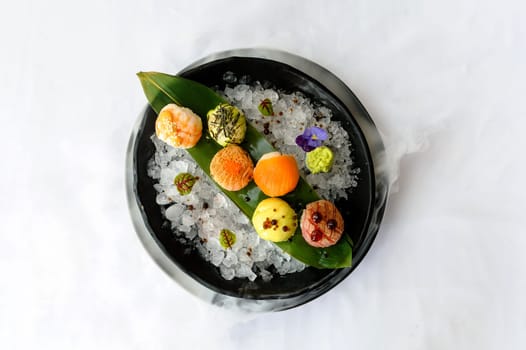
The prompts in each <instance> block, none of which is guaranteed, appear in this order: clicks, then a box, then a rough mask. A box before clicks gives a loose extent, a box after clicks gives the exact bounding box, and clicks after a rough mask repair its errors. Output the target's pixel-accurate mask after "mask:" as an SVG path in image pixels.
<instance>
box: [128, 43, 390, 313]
mask: <svg viewBox="0 0 526 350" xmlns="http://www.w3.org/2000/svg"><path fill="white" fill-rule="evenodd" d="M280 54H284V53H280ZM225 56H226V57H223V58H218V59H213V58H212V59H210V60H209V62H206V63H197V64H195V65H193V66H192V67H190V68H188V69H185V70H184V71H182V72H180V73H179V75H181V76H183V77H185V78H188V79H192V80H195V81H198V82H200V83H202V84H204V85H207V86H209V87H213V88H219V89H224V87H225V84H226V82H225V81H224V80H223V76H224V73H225V72H227V71H230V72H233V73H234V74H235V76H236V77H239V78H241V77H243V79H244V80H245V81H246V80H247V79H249V80H250V81H252V82H254V81H259V82H261V83H262V84H264V85H265V86H269V87H271V88H274V89H279V90H282V91H284V92H287V93H291V92H295V91H299V92H301V93H303V94H304V95H306V96H307V97H309V98H310V99H311V101H313V102H314V103H317V104H321V105H324V106H326V107H328V108H330V109H331V110H332V112H333V119H335V120H339V121H341V123H342V125H343V127H344V128H345V129H346V130H347V132H348V133H349V137H350V140H351V142H352V160H353V162H354V167H358V168H360V173H359V180H358V186H357V187H356V188H354V189H352V191H349V192H348V199H347V200H341V201H339V202H337V203H336V205H337V207H338V208H340V210H341V212H342V215H343V216H344V220H345V226H346V234H348V235H349V236H350V237H351V238H352V241H353V242H354V248H353V266H352V267H351V268H345V269H335V270H330V269H325V270H321V269H316V268H311V267H308V268H306V269H305V270H304V271H302V272H298V273H293V274H289V275H285V276H277V275H276V276H275V277H274V278H272V279H271V280H270V281H263V280H262V279H261V278H258V279H256V280H255V281H254V282H251V281H249V280H247V279H238V278H234V279H233V280H231V281H227V280H225V279H223V278H222V277H221V275H220V273H219V270H218V269H217V268H216V267H215V266H213V265H212V264H210V263H209V262H207V261H205V260H204V259H203V258H202V257H201V256H200V255H199V253H198V252H197V250H195V249H193V247H192V246H190V245H185V244H181V243H180V242H179V241H178V240H177V239H176V238H175V235H174V234H173V232H171V229H170V227H169V225H166V224H165V222H166V219H165V218H164V217H163V215H162V214H161V210H160V207H159V205H158V204H157V203H156V202H155V197H156V194H157V193H156V191H155V189H154V187H153V185H154V182H153V180H152V179H151V178H150V177H148V175H147V171H146V169H147V163H148V160H149V159H150V158H151V157H152V156H153V154H154V152H155V148H154V145H153V143H152V142H151V139H150V137H151V136H152V134H153V133H154V124H155V118H156V115H155V113H154V112H153V110H152V109H151V108H149V107H148V108H146V110H145V112H144V114H143V115H141V116H140V123H139V124H138V127H137V128H136V130H135V131H134V134H133V135H132V140H131V142H130V152H129V158H131V164H129V166H130V165H131V167H132V169H131V170H132V173H133V174H132V177H133V178H132V179H130V184H131V187H132V188H129V190H131V192H130V191H128V193H129V197H131V198H129V200H130V201H131V202H132V203H131V204H130V205H132V204H137V207H138V209H139V212H140V218H137V217H136V216H137V215H136V214H137V213H133V212H132V217H133V216H135V217H136V218H135V219H134V221H135V224H136V225H135V226H136V228H137V226H138V225H141V226H142V227H141V228H140V229H138V231H140V230H142V231H144V228H146V230H147V233H145V232H143V233H142V234H141V233H139V235H140V236H144V235H145V234H146V235H150V237H141V238H142V240H143V242H144V241H145V239H148V240H150V242H149V243H145V245H146V247H147V248H149V247H151V246H154V245H157V246H158V248H160V251H159V249H155V252H152V250H151V249H148V250H149V251H150V253H151V254H152V256H153V257H154V258H156V260H157V261H158V262H159V264H160V265H161V266H162V267H163V268H164V269H165V270H167V272H169V273H170V274H171V275H172V276H174V278H175V279H176V280H178V281H179V282H180V283H181V284H182V285H183V286H185V287H187V289H190V290H191V291H192V292H193V293H194V294H198V295H201V296H202V297H204V298H205V299H209V300H210V301H212V302H214V303H216V304H222V305H236V306H238V307H242V308H246V309H261V310H281V309H285V308H290V307H294V306H297V305H299V304H302V303H304V302H306V301H308V300H311V299H313V298H315V297H317V296H319V295H321V294H323V293H324V292H326V291H327V290H329V289H330V288H332V287H334V286H335V285H336V284H337V283H339V282H340V281H341V280H343V279H344V278H345V277H346V276H347V275H348V274H349V273H350V272H351V271H352V270H353V269H354V268H355V267H356V266H357V265H358V264H359V263H360V261H361V260H362V259H363V257H364V255H365V254H366V252H367V250H368V249H369V247H370V246H371V244H372V241H373V239H374V237H375V235H376V232H377V230H378V224H379V222H380V219H381V216H382V213H383V208H384V205H385V199H386V196H387V187H386V186H385V193H384V194H383V195H382V201H383V202H382V203H381V206H378V203H377V199H378V198H377V193H376V192H377V178H376V176H375V167H374V163H373V157H372V154H371V150H370V147H369V144H368V140H367V139H366V137H365V135H364V133H363V132H362V129H361V127H360V125H359V122H358V121H357V119H356V116H355V115H354V114H353V113H352V112H351V111H350V108H349V106H348V105H346V104H345V103H344V102H342V100H341V99H340V98H339V97H338V96H336V94H335V92H334V91H331V90H329V88H327V87H326V86H325V85H323V84H322V83H320V82H319V81H318V80H317V79H315V78H313V77H311V76H309V75H307V74H306V73H305V72H303V71H300V70H299V69H296V68H294V67H293V66H292V65H290V64H286V63H283V61H277V60H274V59H268V58H262V57H251V55H225ZM252 56H256V55H252ZM291 57H296V56H291ZM307 62H308V61H307ZM318 67H319V66H318ZM325 72H326V71H325ZM326 74H330V73H329V72H326ZM331 76H332V75H331ZM347 92H348V93H350V91H347ZM351 95H352V93H351ZM352 97H353V98H355V97H354V95H352ZM356 101H357V100H356ZM358 105H359V106H360V107H361V104H359V102H358ZM361 108H362V109H363V107H361ZM361 112H362V113H361V117H362V118H363V116H365V117H366V118H367V119H368V120H369V121H370V118H369V117H368V115H367V113H366V112H365V110H364V109H363V111H361ZM373 126H374V125H373ZM137 221H139V223H138V222H137ZM140 221H142V222H140ZM372 223H373V226H374V229H373V230H371V228H372V227H371V226H372V225H371V224H372ZM159 254H164V255H165V257H164V258H163V259H162V260H163V261H160V259H159ZM166 258H167V259H166ZM167 264H168V265H172V266H169V267H167V266H166V265H167ZM174 269H176V270H177V273H174V272H173V271H170V270H174ZM181 272H182V273H181ZM185 274H186V275H187V276H190V277H191V278H192V279H193V280H195V281H197V282H198V285H195V284H193V283H192V284H193V287H189V286H188V285H187V284H188V283H187V282H188V281H187V280H186V278H185V280H186V282H185V281H181V276H183V275H185ZM199 284H200V285H202V286H204V287H205V289H208V291H209V292H207V291H206V290H200V287H199ZM196 288H197V290H196ZM207 294H210V295H207Z"/></svg>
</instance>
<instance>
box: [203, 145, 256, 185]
mask: <svg viewBox="0 0 526 350" xmlns="http://www.w3.org/2000/svg"><path fill="white" fill-rule="evenodd" d="M253 172H254V163H252V159H250V156H249V155H248V153H247V152H246V151H245V150H244V149H243V148H241V147H239V146H237V145H229V146H226V147H225V148H223V149H222V150H220V151H219V152H217V153H216V154H215V155H214V157H213V158H212V161H211V162H210V175H212V178H213V179H214V181H215V182H217V184H218V185H219V186H221V187H223V188H224V189H225V190H228V191H239V190H240V189H242V188H244V187H245V186H246V185H248V183H249V182H250V180H252V175H253Z"/></svg>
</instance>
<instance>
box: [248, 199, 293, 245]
mask: <svg viewBox="0 0 526 350" xmlns="http://www.w3.org/2000/svg"><path fill="white" fill-rule="evenodd" d="M252 225H254V229H255V230H256V232H257V233H258V235H259V236H260V237H261V238H263V239H265V240H267V241H272V242H282V241H286V240H287V239H289V238H290V237H292V235H294V232H295V231H296V227H297V226H298V217H297V215H296V213H295V212H294V209H292V208H291V207H290V205H288V204H287V202H285V201H284V200H283V199H279V198H267V199H264V200H262V201H261V202H259V204H258V206H257V207H256V210H255V211H254V215H253V216H252Z"/></svg>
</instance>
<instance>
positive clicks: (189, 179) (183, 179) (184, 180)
mask: <svg viewBox="0 0 526 350" xmlns="http://www.w3.org/2000/svg"><path fill="white" fill-rule="evenodd" d="M197 180H199V177H197V176H193V175H192V174H189V173H180V174H179V175H177V176H176V177H175V179H174V185H175V186H176V187H177V191H178V192H179V194H180V195H181V196H185V195H187V194H189V193H190V192H192V187H194V185H195V182H196V181H197Z"/></svg>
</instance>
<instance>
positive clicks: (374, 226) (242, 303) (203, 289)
mask: <svg viewBox="0 0 526 350" xmlns="http://www.w3.org/2000/svg"><path fill="white" fill-rule="evenodd" d="M231 57H246V58H258V59H267V60H271V61H276V62H278V63H282V64H286V65H289V66H291V67H293V68H295V69H297V70H299V71H300V72H302V73H304V74H305V75H307V76H309V77H311V78H312V79H315V80H317V82H318V83H319V84H320V85H322V86H323V87H325V88H326V90H328V91H329V92H330V93H332V94H333V95H335V96H336V98H337V99H338V100H339V101H340V102H341V103H342V104H343V105H344V107H346V108H347V109H348V111H349V113H350V114H351V115H352V117H353V119H354V120H355V121H356V123H357V124H358V128H359V130H360V132H361V133H362V135H363V137H364V139H365V143H366V145H367V146H368V147H367V148H368V149H367V151H368V152H369V156H370V159H371V161H372V171H373V174H372V175H373V176H372V178H373V204H372V208H371V213H370V218H368V221H369V222H368V227H367V232H366V233H365V240H364V242H363V243H362V245H363V250H362V254H361V256H359V257H355V256H353V262H354V260H355V259H357V261H356V263H353V266H351V267H349V268H346V269H343V270H344V271H342V272H343V273H342V272H340V273H341V274H342V276H339V277H341V278H339V279H338V280H337V281H335V283H334V284H332V285H331V286H328V287H327V286H326V283H319V284H317V285H316V286H314V287H313V288H312V289H308V290H307V291H306V292H302V293H300V294H298V295H293V296H292V297H286V298H279V297H278V298H267V299H255V298H243V297H237V296H232V295H227V294H222V293H218V292H216V291H214V290H212V289H209V288H208V287H207V286H205V285H203V284H201V283H200V282H198V281H197V280H195V279H194V278H192V277H191V276H189V275H187V274H186V272H184V271H183V270H182V269H181V268H180V267H178V266H177V264H176V263H175V262H173V261H172V260H171V258H170V257H168V256H167V254H166V253H165V252H164V250H163V249H162V248H161V247H160V245H159V242H158V241H157V240H156V239H155V237H154V235H153V234H152V233H151V232H152V228H151V227H150V226H149V224H148V221H147V218H146V217H144V215H145V214H144V212H143V211H142V210H140V206H141V203H140V201H139V198H138V196H137V195H136V191H135V189H136V185H137V174H136V170H135V169H136V167H135V165H136V164H135V161H136V159H135V150H136V146H137V143H138V138H137V135H138V133H139V130H141V129H142V126H143V124H144V123H145V121H146V120H145V118H144V116H145V114H146V113H147V112H148V105H146V107H145V108H143V110H142V112H141V113H140V114H139V116H138V119H137V121H136V123H135V125H134V127H133V130H132V134H131V136H130V140H129V143H128V148H127V156H126V174H125V175H126V194H127V199H128V207H129V211H130V215H131V217H132V222H133V225H134V228H135V231H136V232H137V234H138V236H139V238H140V240H141V242H142V244H143V246H144V247H145V249H146V250H147V251H148V253H149V254H150V255H151V257H152V258H153V260H154V261H155V262H156V263H157V264H158V265H159V266H160V267H161V268H162V270H164V271H165V272H166V273H167V274H168V275H169V276H170V277H172V278H173V279H174V280H175V281H176V282H178V283H179V284H180V285H181V286H182V287H183V288H184V289H186V290H187V291H188V292H190V294H192V295H194V296H196V297H198V298H200V299H202V300H204V301H207V302H209V303H212V304H214V305H218V306H223V307H228V308H233V309H241V310H246V311H279V310H285V309H288V308H292V307H296V306H299V305H302V304H304V303H306V302H309V301H311V300H313V299H314V298H316V297H318V296H320V295H322V294H324V293H325V292H327V291H329V290H330V289H332V288H333V287H335V286H336V285H337V284H339V283H340V282H341V281H343V280H344V279H345V278H347V277H348V275H349V274H350V273H351V272H352V271H353V270H354V269H355V268H356V267H357V266H358V265H359V263H360V262H361V261H362V260H363V258H364V257H365V256H366V254H367V252H368V251H369V249H370V248H371V246H372V244H373V242H374V240H375V238H376V235H377V233H378V229H379V225H380V222H381V219H382V217H383V213H384V211H385V207H386V203H387V198H388V194H389V181H388V176H387V175H388V174H387V172H386V171H385V169H386V167H385V147H384V144H383V141H382V138H381V135H380V133H379V131H378V130H377V129H376V126H375V125H374V122H373V121H372V118H371V117H370V115H369V114H368V112H367V111H366V110H365V108H364V106H363V105H362V104H361V102H360V101H359V100H358V98H357V97H356V96H355V95H354V93H353V92H352V91H351V90H350V89H349V87H348V86H347V85H346V84H345V83H343V81H341V80H340V79H339V78H338V77H336V75H334V74H333V73H331V72H330V71H328V70H327V69H325V68H324V67H322V66H320V65H318V64H317V63H314V62H312V61H310V60H307V59H305V58H303V57H301V56H297V55H294V54H291V53H288V52H285V51H280V50H275V49H262V48H245V49H235V50H227V51H221V52H217V53H213V54H210V55H207V56H205V57H203V58H201V59H199V60H197V61H195V62H193V63H191V64H190V65H188V66H186V67H185V68H183V69H182V70H181V71H179V72H178V73H177V74H183V73H184V72H186V71H188V70H192V69H194V68H196V67H199V66H201V65H204V64H206V63H210V62H213V61H216V60H220V59H225V58H231ZM329 276H334V275H333V274H332V273H331V274H329V275H327V276H326V278H324V279H323V280H325V281H326V280H327V278H329Z"/></svg>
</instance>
